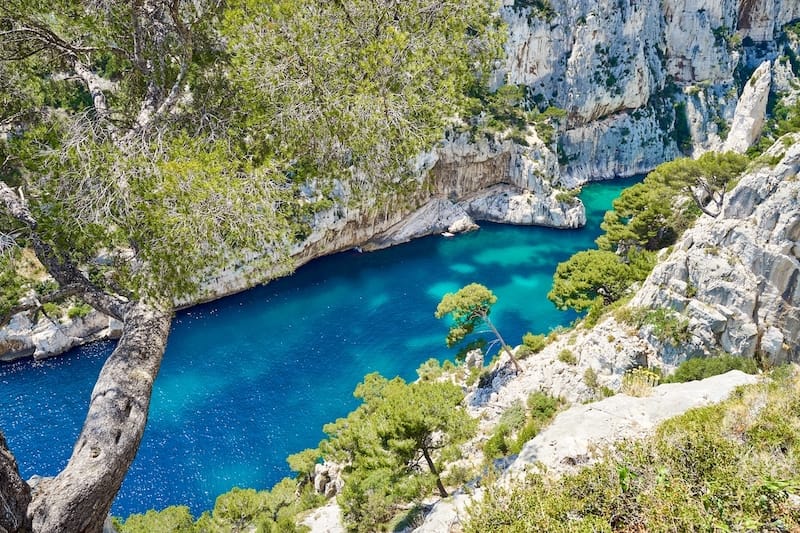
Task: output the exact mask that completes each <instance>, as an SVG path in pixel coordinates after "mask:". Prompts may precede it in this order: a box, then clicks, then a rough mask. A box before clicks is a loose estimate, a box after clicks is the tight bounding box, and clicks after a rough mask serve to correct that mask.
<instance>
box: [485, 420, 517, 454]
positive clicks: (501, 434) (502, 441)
mask: <svg viewBox="0 0 800 533" xmlns="http://www.w3.org/2000/svg"><path fill="white" fill-rule="evenodd" d="M509 433H510V431H509V430H508V426H505V425H503V424H500V425H498V426H497V428H495V430H494V433H492V436H491V437H489V440H487V441H486V442H485V443H484V444H483V454H484V455H485V456H486V458H487V459H497V458H499V457H505V456H506V455H508V443H507V442H506V437H508V434H509Z"/></svg>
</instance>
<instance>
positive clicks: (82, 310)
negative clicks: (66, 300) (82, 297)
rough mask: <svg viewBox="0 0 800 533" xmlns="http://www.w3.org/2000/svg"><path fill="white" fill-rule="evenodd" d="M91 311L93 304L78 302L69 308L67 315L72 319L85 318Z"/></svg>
mask: <svg viewBox="0 0 800 533" xmlns="http://www.w3.org/2000/svg"><path fill="white" fill-rule="evenodd" d="M91 312H92V306H90V305H89V304H77V305H73V306H72V307H70V308H69V309H68V310H67V317H69V318H71V319H76V318H84V317H85V316H87V315H88V314H89V313H91Z"/></svg>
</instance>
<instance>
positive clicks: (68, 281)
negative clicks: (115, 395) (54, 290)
mask: <svg viewBox="0 0 800 533" xmlns="http://www.w3.org/2000/svg"><path fill="white" fill-rule="evenodd" d="M0 207H5V209H6V210H7V211H8V212H9V214H10V215H11V216H12V217H14V218H15V219H16V220H18V221H19V222H21V223H22V224H24V225H25V226H26V227H27V228H28V230H29V231H30V235H29V238H30V240H31V244H32V245H33V250H34V252H36V256H37V257H38V258H39V261H41V263H42V264H43V265H44V267H45V269H47V271H48V272H49V273H50V275H52V276H53V277H54V278H55V279H56V281H58V283H59V285H61V286H62V287H70V286H79V287H81V292H80V295H81V298H82V299H83V301H84V302H86V303H87V304H89V305H91V306H92V307H94V308H95V309H97V310H98V311H100V312H102V313H105V314H107V315H109V316H113V317H114V318H116V319H118V320H123V318H124V316H125V306H126V305H127V303H126V302H124V301H123V300H122V299H120V298H117V297H115V296H112V295H110V294H107V293H105V292H103V291H101V290H100V289H98V288H97V287H95V286H94V284H92V283H91V282H90V281H89V280H88V279H86V277H85V276H84V275H83V273H81V271H80V270H78V268H77V267H76V266H75V265H74V264H73V263H72V262H70V261H69V260H66V259H62V258H60V257H59V255H58V254H57V253H56V251H55V250H53V247H52V246H50V245H49V244H48V243H46V242H45V241H44V240H43V239H42V238H41V236H40V235H39V233H38V231H37V229H38V225H37V223H36V219H34V218H33V215H31V212H30V211H29V210H28V207H27V206H26V205H25V202H24V200H23V199H22V198H21V197H20V196H18V195H17V194H16V193H15V192H14V191H13V190H12V189H11V187H9V186H8V185H7V184H6V183H4V182H2V181H0Z"/></svg>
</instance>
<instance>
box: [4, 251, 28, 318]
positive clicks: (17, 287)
mask: <svg viewBox="0 0 800 533" xmlns="http://www.w3.org/2000/svg"><path fill="white" fill-rule="evenodd" d="M3 266H4V265H3V264H2V263H1V262H0V287H2V288H3V290H2V292H0V318H3V317H5V316H7V315H8V314H9V313H10V312H11V310H12V309H13V308H14V307H16V306H17V305H19V299H20V298H22V297H23V296H24V295H25V290H24V288H23V281H24V280H23V279H22V278H21V277H19V276H18V275H17V274H16V273H15V272H14V271H13V270H11V267H10V266H8V267H7V268H8V269H7V270H5V269H3Z"/></svg>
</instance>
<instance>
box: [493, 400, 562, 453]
mask: <svg viewBox="0 0 800 533" xmlns="http://www.w3.org/2000/svg"><path fill="white" fill-rule="evenodd" d="M564 405H565V402H564V401H563V400H562V399H560V398H554V397H552V396H550V395H548V394H546V393H544V392H540V391H535V392H532V393H531V394H530V396H528V400H527V402H526V406H525V407H523V405H522V402H516V403H514V404H512V405H511V406H509V407H508V408H507V409H506V411H505V412H504V413H503V415H502V416H501V417H500V420H499V421H498V423H497V427H496V428H495V430H494V432H493V433H492V435H491V436H490V437H489V439H488V440H487V441H486V442H485V443H484V445H483V454H484V457H485V458H486V459H487V460H491V459H498V458H500V457H505V456H507V455H513V454H517V453H519V452H520V451H521V450H522V447H523V446H524V445H525V443H526V442H528V441H529V440H531V439H532V438H533V437H535V436H536V435H537V434H538V433H539V432H540V431H541V430H542V428H544V427H545V426H546V425H547V424H549V423H550V422H551V421H552V420H553V418H555V416H556V414H557V413H558V411H560V410H561V409H562V408H563V407H564ZM526 407H527V408H526Z"/></svg>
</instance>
